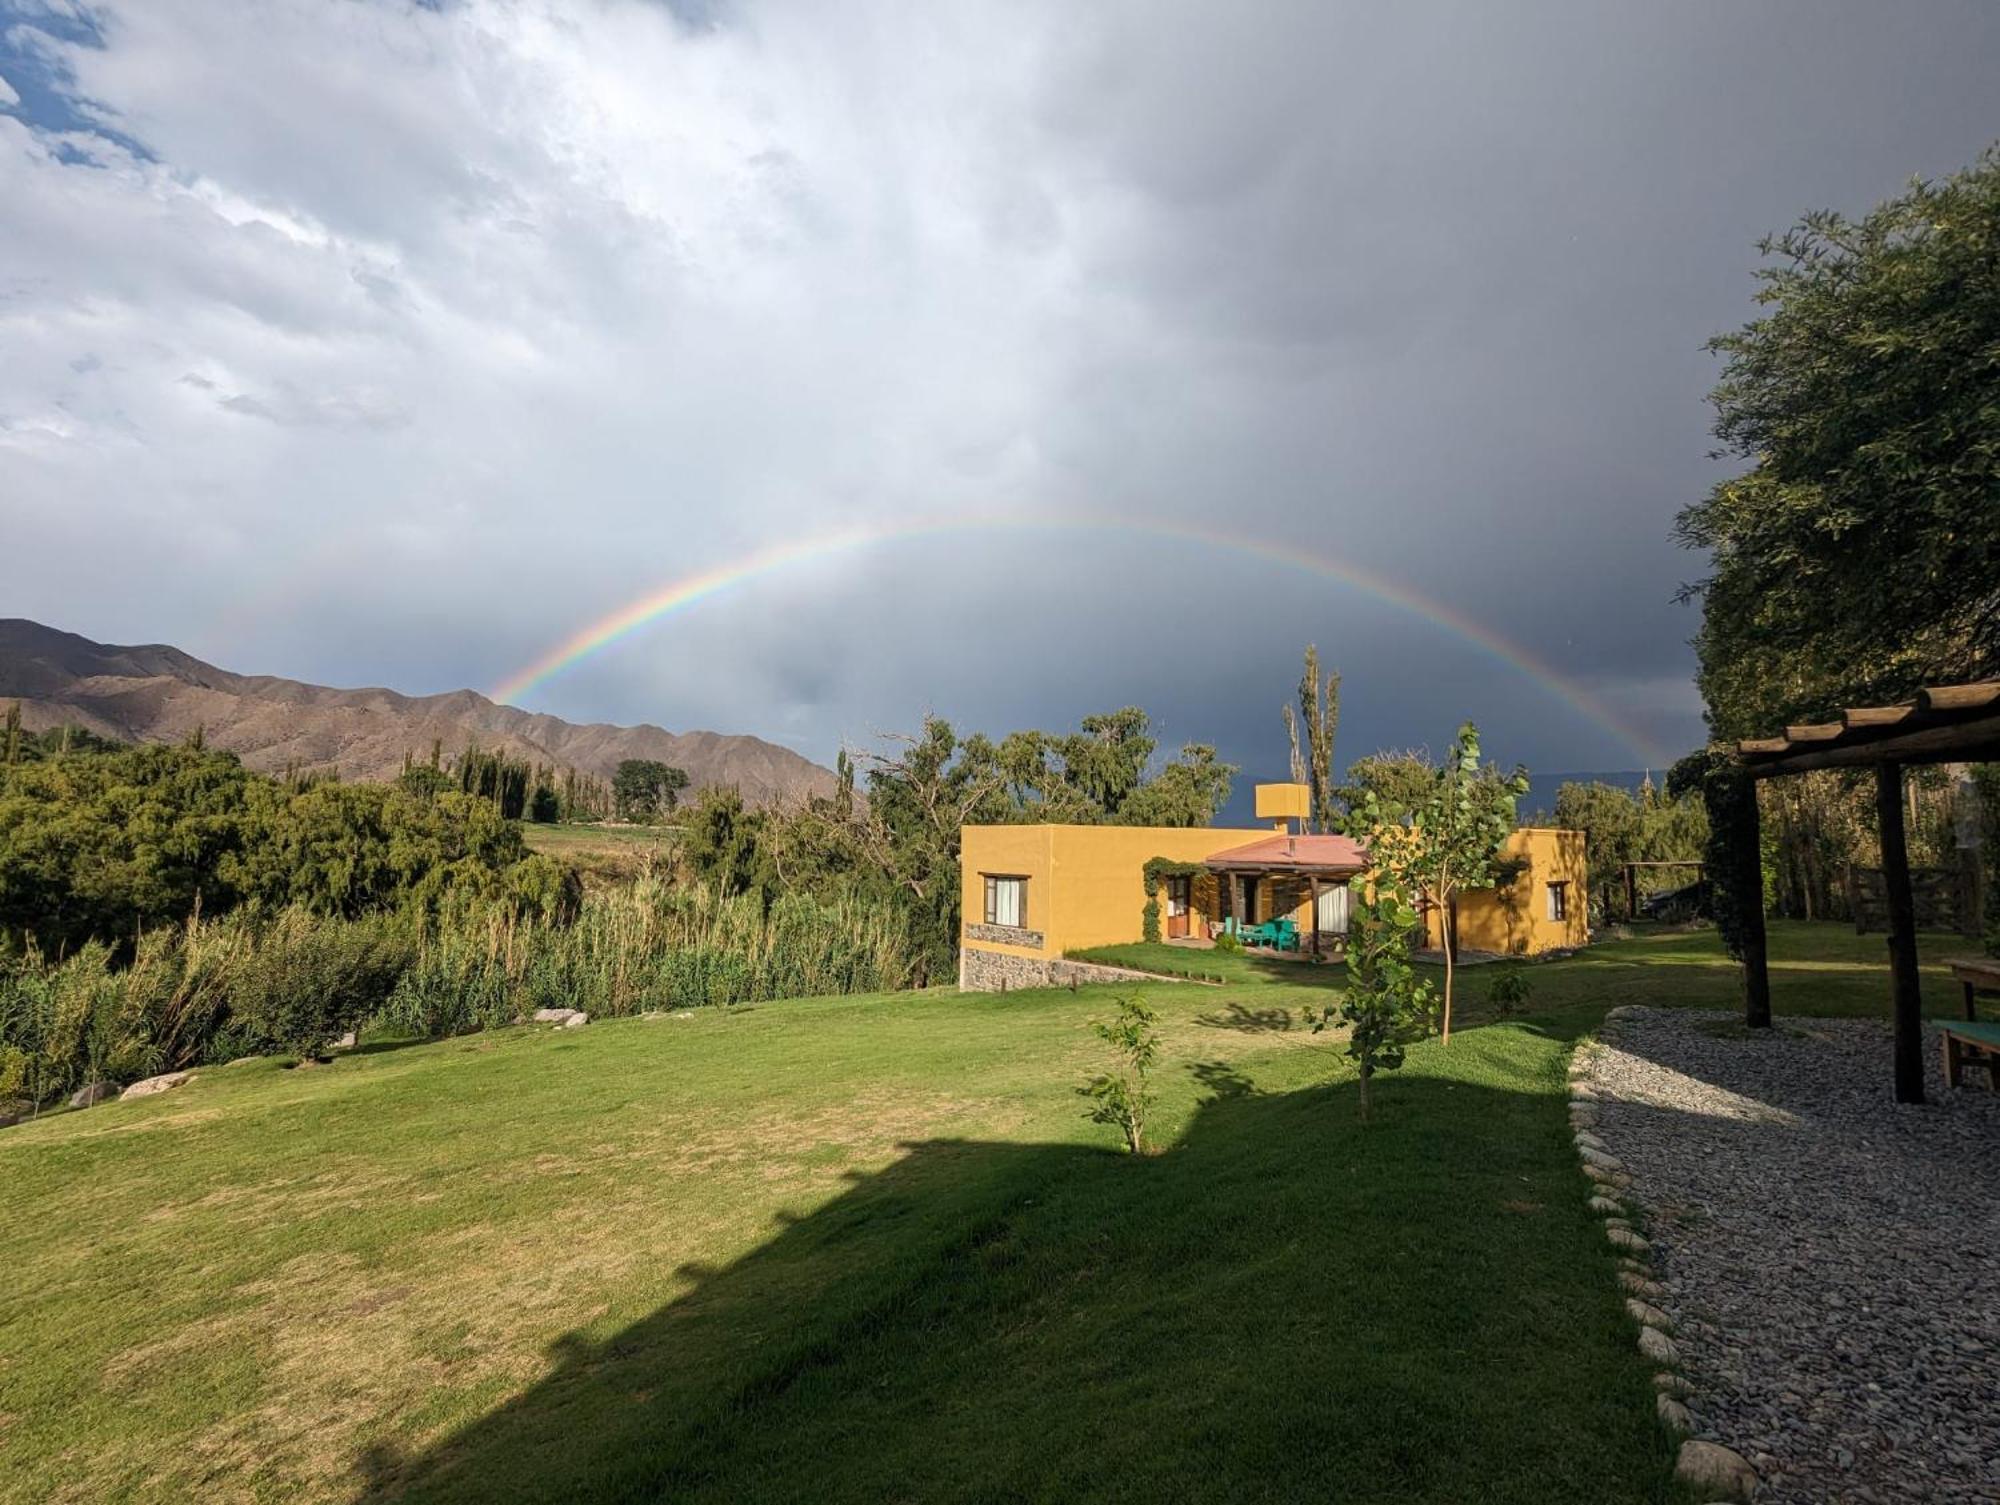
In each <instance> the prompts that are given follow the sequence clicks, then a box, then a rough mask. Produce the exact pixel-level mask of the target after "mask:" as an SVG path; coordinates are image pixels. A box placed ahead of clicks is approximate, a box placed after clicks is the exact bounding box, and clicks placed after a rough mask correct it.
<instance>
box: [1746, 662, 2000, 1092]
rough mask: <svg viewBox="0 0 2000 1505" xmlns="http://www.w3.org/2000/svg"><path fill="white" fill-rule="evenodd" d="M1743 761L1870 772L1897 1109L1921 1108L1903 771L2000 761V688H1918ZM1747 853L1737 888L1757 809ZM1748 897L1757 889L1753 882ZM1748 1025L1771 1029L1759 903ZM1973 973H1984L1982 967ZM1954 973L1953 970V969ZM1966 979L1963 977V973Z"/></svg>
mask: <svg viewBox="0 0 2000 1505" xmlns="http://www.w3.org/2000/svg"><path fill="white" fill-rule="evenodd" d="M1736 754H1737V762H1738V764H1739V766H1740V768H1741V771H1742V773H1743V775H1744V776H1745V777H1746V778H1747V779H1748V780H1750V781H1753V782H1754V781H1756V780H1760V779H1772V778H1781V777H1784V776H1786V775H1789V774H1799V773H1808V772H1810V771H1812V770H1814V769H1820V768H1872V769H1873V770H1874V771H1875V816H1876V821H1877V824H1878V826H1879V828H1880V832H1881V843H1882V877H1883V885H1884V889H1885V894H1886V899H1887V906H1886V907H1887V911H1888V920H1889V979H1890V999H1891V1014H1892V1017H1893V1020H1894V1024H1895V1089H1896V1101H1897V1102H1900V1103H1920V1102H1922V1101H1923V1100H1924V1067H1923V995H1922V991H1921V987H1920V984H1919V981H1918V977H1917V922H1916V906H1915V903H1914V901H1913V899H1912V896H1911V890H1910V856H1909V845H1908V838H1907V833H1906V831H1905V827H1904V809H1905V801H1904V797H1903V770H1904V769H1905V768H1906V767H1919V766H1922V765H1924V764H1939V763H1986V762H1992V761H1995V760H2000V681H1988V682H1985V683H1980V684H1965V685H1944V686H1939V687H1937V688H1933V689H1926V690H1921V691H1919V692H1918V693H1917V697H1916V699H1914V700H1911V701H1908V702H1906V703H1904V704H1902V705H1892V706H1857V707H1851V708H1849V709H1848V710H1845V711H1843V712H1842V713H1841V715H1840V719H1839V720H1837V721H1825V722H1815V723H1810V724H1806V725H1800V726H1788V727H1786V728H1785V731H1784V735H1783V736H1780V737H1767V738H1756V739H1750V740H1746V741H1743V742H1740V743H1738V744H1737V748H1736ZM1742 808H1743V812H1744V818H1743V821H1742V823H1741V824H1742V829H1741V830H1740V831H1739V833H1738V834H1739V838H1740V840H1739V846H1740V848H1741V849H1740V850H1738V851H1736V852H1734V853H1733V854H1732V866H1735V867H1739V868H1741V869H1743V871H1742V872H1740V873H1738V875H1737V879H1738V883H1739V886H1740V885H1741V884H1742V882H1743V880H1744V879H1745V878H1754V875H1755V874H1756V871H1757V863H1758V856H1757V853H1758V846H1759V843H1758V830H1757V819H1758V817H1757V801H1756V799H1755V797H1754V791H1753V792H1751V794H1750V797H1748V798H1746V799H1744V800H1743V801H1742ZM1746 891H1752V892H1754V891H1756V887H1755V886H1754V884H1753V885H1752V887H1750V888H1749V889H1748V890H1746ZM1742 908H1743V914H1742V916H1741V920H1742V925H1743V931H1744V933H1743V937H1742V953H1743V999H1744V1022H1745V1023H1746V1024H1749V1025H1751V1026H1753V1027H1768V1026H1769V1025H1770V1023H1771V981H1770V972H1769V960H1768V955H1767V950H1766V944H1765V933H1764V912H1763V907H1762V905H1761V904H1746V905H1744V906H1742ZM1966 965H1967V966H1968V968H1969V969H1970V970H1972V971H1975V972H1976V971H1977V970H1979V959H1977V958H1968V959H1967V962H1966ZM1955 970H1956V968H1955ZM1960 975H1961V976H1962V977H1963V976H1964V975H1965V974H1964V973H1961V974H1960ZM1973 992H1974V983H1973V981H1971V980H1969V979H1968V980H1967V981H1966V992H1965V1001H1966V1016H1967V1018H1968V1019H1970V1018H1971V1016H1972V1013H1973Z"/></svg>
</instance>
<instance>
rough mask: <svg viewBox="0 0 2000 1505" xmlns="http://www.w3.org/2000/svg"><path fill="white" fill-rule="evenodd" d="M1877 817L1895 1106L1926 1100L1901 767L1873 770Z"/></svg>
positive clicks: (1880, 765) (1920, 996)
mask: <svg viewBox="0 0 2000 1505" xmlns="http://www.w3.org/2000/svg"><path fill="white" fill-rule="evenodd" d="M1875 818H1876V821H1877V822H1878V823H1879V824H1880V827H1881V834H1882V889H1883V894H1884V897H1885V898H1886V899H1887V901H1888V905H1887V907H1888V910H1889V978H1890V983H1891V986H1892V989H1893V991H1892V994H1891V996H1892V998H1893V999H1894V1011H1895V1024H1896V1101H1897V1102H1899V1103H1920V1102H1922V1101H1923V1100H1924V1055H1923V1050H1924V1000H1923V991H1922V984H1921V983H1920V982H1919V981H1918V979H1917V911H1916V904H1915V902H1914V901H1913V900H1912V899H1911V897H1910V852H1909V843H1908V840H1907V838H1906V837H1905V835H1904V830H1903V765H1902V764H1900V763H1889V762H1883V763H1878V764H1876V765H1875Z"/></svg>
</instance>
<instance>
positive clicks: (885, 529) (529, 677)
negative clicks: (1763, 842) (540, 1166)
mask: <svg viewBox="0 0 2000 1505" xmlns="http://www.w3.org/2000/svg"><path fill="white" fill-rule="evenodd" d="M1017 531H1018V532H1035V531H1047V532H1067V533H1076V532H1104V533H1117V534H1134V533H1136V534H1140V535H1143V536H1147V537H1153V538H1165V539H1173V540H1177V541H1180V542H1184V543H1189V544H1198V545H1200V546H1202V547H1203V548H1206V549H1211V550H1219V551H1223V552H1227V553H1232V554H1236V555H1239V556H1243V557H1247V558H1253V559H1257V560H1261V561H1264V562H1267V563H1270V564H1274V565H1278V566H1281V567H1283V568H1286V569H1289V570H1296V571H1301V572H1303V573H1305V574H1309V575H1314V576H1318V577H1319V578H1321V579H1325V580H1335V581H1338V582H1340V583H1341V584H1343V585H1348V586H1352V587H1353V588H1354V589H1356V590H1359V591H1361V592H1363V593H1364V594H1366V595H1369V596H1372V597H1374V598H1375V599H1377V600H1379V601H1385V602H1387V603H1389V604H1390V605H1392V606H1395V607H1397V608H1399V609H1401V610H1403V611H1407V612H1409V613H1411V614H1412V615H1414V616H1418V617H1421V618H1423V619H1424V620H1425V621H1427V622H1430V623H1432V624H1434V625H1436V626H1438V627H1442V628H1444V629H1445V630H1447V631H1448V632H1451V633H1453V634H1454V635H1456V636H1458V637H1460V638H1463V639H1464V640H1465V641H1467V642H1469V643H1472V644H1473V645H1475V646H1476V647H1478V648H1480V649H1481V650H1483V651H1484V652H1486V653H1487V654H1489V655H1491V656H1492V657H1494V658H1496V659H1499V660H1500V661H1501V662H1503V663H1505V664H1507V665H1508V666H1510V667H1511V668H1513V669H1515V670H1517V671H1518V672H1520V673H1521V674H1523V675H1524V676H1526V677H1527V678H1528V679H1530V680H1533V681H1534V682H1535V683H1536V684H1538V685H1540V686H1541V687H1542V688H1543V689H1544V690H1546V691H1548V692H1549V693H1550V694H1551V695H1553V696H1554V697H1555V698H1556V699H1558V700H1560V701H1561V702H1562V703H1563V704H1565V705H1567V706H1569V707H1570V708H1571V709H1572V710H1574V711H1576V712H1577V713H1578V714H1579V715H1581V716H1582V717H1583V718H1584V719H1586V720H1587V721H1589V722H1591V723H1592V724H1593V725H1595V726H1598V727H1601V728H1602V729H1603V730H1605V731H1607V732H1609V733H1610V734H1611V735H1612V736H1613V737H1615V738H1617V739H1618V740H1619V741H1620V742H1622V743H1624V744H1625V745H1626V746H1627V747H1629V748H1630V749H1631V750H1632V751H1633V752H1634V753H1635V754H1637V755H1638V756H1639V757H1640V758H1642V759H1643V760H1644V762H1645V763H1646V765H1647V766H1648V767H1660V766H1663V765H1664V764H1665V763H1666V762H1667V761H1668V756H1667V754H1666V753H1665V752H1663V750H1662V749H1661V748H1660V747H1659V746H1658V745H1657V744H1655V743H1654V741H1653V740H1652V739H1651V738H1650V737H1648V736H1647V735H1646V734H1645V733H1644V732H1643V731H1641V730H1640V729H1639V728H1637V727H1636V726H1634V725H1632V724H1631V723H1630V722H1628V721H1627V720H1625V719H1624V718H1623V717H1622V716H1620V715H1619V714H1618V713H1617V712H1616V711H1614V710H1613V709H1612V708H1611V707H1610V706H1608V705H1606V704H1605V703H1604V702H1603V701H1602V700H1601V699H1599V698H1598V697H1597V696H1595V695H1593V694H1592V693H1591V692H1590V691H1589V690H1587V689H1585V688H1584V687H1583V686H1582V685H1580V684H1578V683H1577V682H1576V681H1575V680H1573V679H1571V678H1570V677H1568V676H1567V675H1565V674H1563V673H1561V672H1560V671H1559V670H1557V669H1556V668H1554V667H1553V666H1552V665H1550V664H1548V663H1547V662H1546V661H1544V660H1542V659H1541V658H1538V657H1537V656H1536V655H1534V654H1533V653H1531V652H1530V651H1529V650H1528V649H1526V648H1524V647H1522V646H1521V645H1520V644H1519V643H1515V642H1512V641H1510V640H1509V639H1507V638H1504V637H1502V636H1501V635H1500V634H1499V633H1497V632H1495V631H1494V630H1493V629H1492V628H1490V627H1488V626H1486V625H1485V624H1483V623H1481V622H1476V621H1474V620H1473V619H1472V618H1470V617H1468V616H1466V615H1465V614H1464V613H1463V612H1461V611H1459V610H1457V609H1456V608H1455V607H1452V606H1450V605H1447V604H1446V603H1445V602H1442V601H1439V600H1437V599H1435V598H1434V597H1431V596H1427V595H1425V594H1424V593H1423V592H1421V591H1418V590H1417V589H1415V588H1414V587H1412V586H1409V585H1405V584H1403V583H1401V582H1400V581H1396V580H1393V579H1391V578H1389V577H1388V576H1386V575H1379V574H1375V573H1373V572H1370V571H1366V570H1363V569H1361V568H1359V567H1358V566H1356V565H1352V564H1349V563H1347V562H1346V561H1345V560H1341V559H1337V558H1334V557H1332V556H1330V555H1325V554H1317V553H1314V552H1312V551H1310V550H1304V549H1299V548H1295V547H1292V546H1290V545H1280V544H1276V543H1262V542H1259V541H1257V540H1255V539H1246V538H1238V537H1234V536H1231V535H1230V534H1227V533H1224V532H1222V531H1221V530H1220V529H1214V528H1208V527H1202V526H1200V525H1197V524H1191V523H1179V522H1170V521H1147V522H1144V523H1137V522H1132V521H1129V520H1126V519H1111V518H1102V517H1090V516H1078V517H1049V516H1032V515H1030V516H1011V517H991V518H966V517H952V518H939V519H932V520H919V521H904V522H898V523H884V524H879V525H872V526H857V527H846V528H837V529H834V530H831V531H829V532H826V533H820V534H816V535H813V536H811V537H808V538H803V539H799V540H797V541H795V542H791V543H785V544H779V545H776V546H773V547H771V548H766V549H758V550H755V551H753V552H751V553H748V554H744V555H741V556H739V557H738V558H735V559H731V560H728V561H726V562H724V563H722V564H718V565H715V566H713V567H712V568H709V569H705V570H698V571H695V572H694V573H692V574H687V575H683V576H680V577H679V578H678V579H675V580H670V581H668V582H667V583H666V584H665V585H663V586H661V587H660V588H659V589H658V590H655V591H652V592H649V593H648V594H646V595H643V596H640V597H639V598H638V599H636V600H633V601H629V602H627V603H626V604H625V605H623V606H621V607H619V608H618V609H617V610H616V611H614V612H612V613H611V614H610V615H609V616H606V617H603V618H601V619H599V620H598V621H595V622H592V623H591V624H590V625H588V626H586V627H584V628H581V629H580V630H578V631H577V632H575V633H573V634H571V635H570V636H569V637H567V638H564V639H563V640H562V641H561V642H559V643H557V644H555V645H554V646H553V647H551V648H549V649H548V650H547V651H546V652H544V653H542V654H541V655H539V656H538V657H536V658H535V659H534V660H532V661H531V662H529V663H527V664H524V665H522V666H521V668H519V669H517V670H516V671H515V672H514V673H512V674H510V675H508V676H507V677H506V678H505V679H504V680H502V681H501V682H500V683H499V684H497V685H495V686H494V687H493V688H492V689H491V690H490V691H488V694H490V695H491V696H492V698H493V699H495V700H498V701H501V702H505V703H513V702H516V701H518V700H519V699H520V698H521V697H522V696H524V695H527V694H529V693H530V692H532V691H534V690H536V689H539V688H540V687H541V686H542V685H544V684H546V683H547V682H548V681H549V680H551V679H553V678H554V677H555V676H556V675H558V674H560V673H562V672H563V671H564V670H565V669H568V668H570V667H571V666H573V665H575V664H577V663H580V662H581V661H582V660H584V659H586V658H589V657H590V656H591V655H592V654H594V653H597V652H600V651H601V650H603V649H605V648H608V647H610V646H611V645H612V644H613V643H616V642H618V641H619V640H620V639H622V638H626V637H629V636H631V635H632V634H633V633H635V632H637V631H639V630H640V629H641V628H643V627H646V626H647V625H649V624H650V623H653V622H656V621H658V620H659V619H660V618H662V617H666V616H670V615H672V614H673V613H675V612H678V611H684V610H686V609H687V608H689V607H691V606H695V605H698V604H699V603H700V602H703V601H706V600H708V599H709V598H710V597H712V596H716V595H720V594H722V593H723V592H725V591H728V590H731V589H733V588H735V587H737V586H740V585H746V584H748V583H750V582H751V581H754V580H758V579H761V578H763V577H764V576H766V575H771V574H776V573H778V572H779V571H782V570H785V569H787V568H789V567H791V566H794V565H800V564H804V563H807V562H809V561H812V560H818V559H826V558H828V557H831V556H835V555H839V554H845V553H852V552H855V551H858V550H862V549H869V548H877V547H881V546H883V545H887V544H894V543H907V542H911V541H914V540H919V539H926V538H938V537H947V536H952V535H957V534H965V533H981V532H1017Z"/></svg>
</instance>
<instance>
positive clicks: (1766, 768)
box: [1736, 680, 2000, 779]
mask: <svg viewBox="0 0 2000 1505" xmlns="http://www.w3.org/2000/svg"><path fill="white" fill-rule="evenodd" d="M1736 752H1737V756H1738V757H1739V758H1740V759H1741V760H1742V763H1743V766H1744V768H1745V769H1747V770H1748V771H1749V774H1750V776H1751V777H1752V778H1756V779H1765V778H1771V777H1773V776H1775V775H1779V774H1788V773H1806V772H1808V771H1810V770H1812V769H1815V768H1859V767H1867V766H1869V765H1871V764H1880V763H1983V762H1988V761H1990V760H1992V759H1993V758H1996V757H2000V680H1990V681H1987V682H1985V683H1983V684H1970V685H1940V686H1936V687H1934V688H1932V689H1928V690H1919V691H1918V692H1917V698H1916V699H1915V700H1911V701H1905V702H1904V703H1903V704H1901V705H1881V706H1855V707H1853V708H1851V709H1849V710H1845V711H1842V712H1841V713H1840V719H1839V720H1838V721H1821V722H1815V723H1812V724H1809V725H1805V726H1788V727H1786V728H1785V734H1784V735H1783V736H1782V737H1753V738H1748V739H1746V740H1744V741H1742V742H1739V743H1737V744H1736Z"/></svg>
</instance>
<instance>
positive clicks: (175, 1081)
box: [118, 1071, 194, 1098]
mask: <svg viewBox="0 0 2000 1505" xmlns="http://www.w3.org/2000/svg"><path fill="white" fill-rule="evenodd" d="M193 1080H194V1073H193V1072H192V1071H169V1072H165V1073H163V1074H161V1075H160V1076H149V1077H147V1078H146V1079H145V1080H144V1081H143V1082H134V1083H133V1084H132V1085H131V1086H129V1087H127V1088H126V1089H125V1090H124V1091H123V1092H121V1093H119V1094H118V1095H119V1097H121V1098H127V1097H151V1096H153V1094H155V1093H157V1092H172V1091H173V1090H174V1088H176V1087H180V1086H184V1085H185V1084H186V1083H188V1082H191V1081H193Z"/></svg>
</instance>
